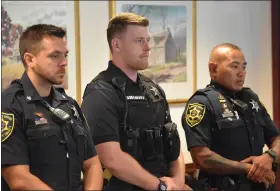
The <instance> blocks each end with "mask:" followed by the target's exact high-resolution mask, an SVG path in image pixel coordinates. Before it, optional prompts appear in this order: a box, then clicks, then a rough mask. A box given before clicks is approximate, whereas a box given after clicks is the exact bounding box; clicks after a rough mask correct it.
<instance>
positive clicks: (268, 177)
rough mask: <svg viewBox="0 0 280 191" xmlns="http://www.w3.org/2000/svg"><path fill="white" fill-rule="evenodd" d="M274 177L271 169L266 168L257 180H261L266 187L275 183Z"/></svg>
mask: <svg viewBox="0 0 280 191" xmlns="http://www.w3.org/2000/svg"><path fill="white" fill-rule="evenodd" d="M275 178H276V177H275V173H274V172H273V171H272V170H268V171H266V172H265V173H264V176H263V178H262V179H261V180H260V181H259V182H263V183H264V184H265V186H266V188H268V187H269V186H270V185H272V184H275Z"/></svg>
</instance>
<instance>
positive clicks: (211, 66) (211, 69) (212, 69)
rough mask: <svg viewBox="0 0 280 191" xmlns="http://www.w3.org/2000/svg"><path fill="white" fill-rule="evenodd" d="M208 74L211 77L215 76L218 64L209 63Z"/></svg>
mask: <svg viewBox="0 0 280 191" xmlns="http://www.w3.org/2000/svg"><path fill="white" fill-rule="evenodd" d="M208 65H209V72H210V75H211V76H216V75H217V68H218V64H217V63H216V62H209V64H208Z"/></svg>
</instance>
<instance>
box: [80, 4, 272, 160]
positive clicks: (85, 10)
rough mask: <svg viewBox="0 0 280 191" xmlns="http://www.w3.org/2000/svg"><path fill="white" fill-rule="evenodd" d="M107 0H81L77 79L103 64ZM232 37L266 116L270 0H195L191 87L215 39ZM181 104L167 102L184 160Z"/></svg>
mask: <svg viewBox="0 0 280 191" xmlns="http://www.w3.org/2000/svg"><path fill="white" fill-rule="evenodd" d="M108 15H109V10H108V2H106V1H81V2H80V27H81V29H80V30H81V31H80V32H81V37H80V40H81V41H80V42H81V82H82V92H83V91H84V88H85V86H86V84H87V83H88V82H90V81H91V80H92V78H93V77H94V76H96V75H97V74H98V73H99V72H100V71H101V70H104V69H105V68H106V67H107V62H108V59H109V48H108V45H107V40H106V27H107V24H108V21H109V16H108ZM222 42H232V43H235V44H237V45H238V46H240V47H241V48H242V49H243V52H244V53H245V56H246V60H247V62H248V67H247V71H248V74H247V81H246V83H245V85H246V86H249V87H251V88H252V89H253V90H254V91H255V92H256V93H258V94H259V96H260V98H261V100H262V101H263V103H264V104H265V105H266V107H267V109H268V112H269V113H270V114H271V115H272V112H273V111H272V71H271V70H272V64H271V62H272V61H271V18H270V1H250V2H249V1H247V2H246V1H245V2H242V1H212V2H211V1H209V2H208V1H199V2H197V87H198V88H203V87H205V86H206V85H207V84H208V83H209V81H210V78H209V75H208V69H207V61H208V57H209V54H210V51H211V48H213V47H214V46H215V45H216V44H218V43H222ZM183 110H184V105H177V106H174V105H171V115H172V118H173V120H174V121H175V122H176V123H177V124H178V126H179V133H180V137H181V140H182V149H183V151H184V156H185V161H186V163H189V162H191V161H192V160H191V157H190V155H189V152H188V151H187V147H186V140H185V135H184V131H183V129H182V127H181V115H182V112H183Z"/></svg>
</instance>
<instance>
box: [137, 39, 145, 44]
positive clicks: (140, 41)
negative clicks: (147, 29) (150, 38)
mask: <svg viewBox="0 0 280 191" xmlns="http://www.w3.org/2000/svg"><path fill="white" fill-rule="evenodd" d="M143 41H144V40H143V39H137V40H136V42H137V43H143Z"/></svg>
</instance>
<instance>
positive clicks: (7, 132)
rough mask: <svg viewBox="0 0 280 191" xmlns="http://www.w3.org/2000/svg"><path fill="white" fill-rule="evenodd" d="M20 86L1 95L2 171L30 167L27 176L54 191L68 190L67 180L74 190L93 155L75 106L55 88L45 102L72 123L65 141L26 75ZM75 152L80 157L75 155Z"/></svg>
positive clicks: (87, 134) (91, 145)
mask: <svg viewBox="0 0 280 191" xmlns="http://www.w3.org/2000/svg"><path fill="white" fill-rule="evenodd" d="M21 82H22V86H21V85H19V84H17V83H15V84H12V85H11V86H10V87H9V88H8V89H6V90H5V91H4V92H2V113H1V114H2V115H1V118H2V120H1V121H2V128H1V133H2V134H1V136H2V137H1V140H2V144H1V149H2V156H1V159H2V160H1V162H2V163H1V164H2V167H5V166H9V165H29V166H30V172H31V173H32V174H33V175H35V176H37V177H38V178H39V179H40V180H42V181H43V182H44V183H46V184H47V185H49V186H50V187H51V188H53V189H54V190H67V189H68V188H69V187H68V186H69V185H68V181H69V178H70V179H71V187H72V188H73V187H75V188H77V187H78V186H80V184H81V180H80V175H81V170H82V165H83V164H82V162H83V161H84V160H87V159H89V158H91V157H93V156H95V155H96V151H95V148H94V145H93V142H92V139H91V136H90V135H89V131H88V128H87V127H85V125H84V124H85V123H83V122H82V120H81V118H82V117H83V116H80V115H79V114H77V111H78V109H77V107H78V105H77V103H76V102H75V101H74V100H73V99H72V98H70V97H68V96H67V95H66V94H64V93H62V92H60V91H58V90H57V89H56V88H54V87H53V88H52V90H51V92H52V98H50V97H48V99H46V100H47V101H49V102H50V101H51V102H52V103H50V104H51V105H52V107H54V108H57V107H58V108H61V109H63V110H64V111H66V112H67V113H68V114H69V115H70V116H71V117H72V119H73V122H74V123H73V125H72V126H73V128H69V129H68V130H69V131H68V133H66V134H68V138H67V139H68V141H65V140H66V139H65V137H64V136H63V133H62V131H61V126H60V125H59V124H57V123H56V122H55V121H54V120H53V117H52V113H51V112H50V111H49V110H48V109H47V107H46V106H44V105H43V104H42V103H41V101H40V100H43V99H44V98H42V97H41V96H40V95H39V94H38V92H37V91H36V89H35V87H34V86H33V84H32V82H31V81H30V79H29V77H28V76H27V74H26V73H24V74H23V76H22V79H21ZM77 116H79V119H78V117H77ZM80 128H81V129H84V131H83V130H82V131H81V129H80ZM71 129H72V130H71ZM78 129H79V130H78ZM77 134H78V135H77ZM74 137H76V138H74ZM66 142H67V143H66ZM77 144H79V146H78V145H77ZM68 147H69V148H68ZM67 148H68V149H67ZM78 148H79V149H80V150H79V151H80V155H77V154H76V153H77V152H78V151H77V150H78ZM85 148H86V149H85ZM69 164H71V165H70V166H71V167H69ZM69 173H71V175H69ZM27 184H28V183H27ZM2 188H3V186H2Z"/></svg>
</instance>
